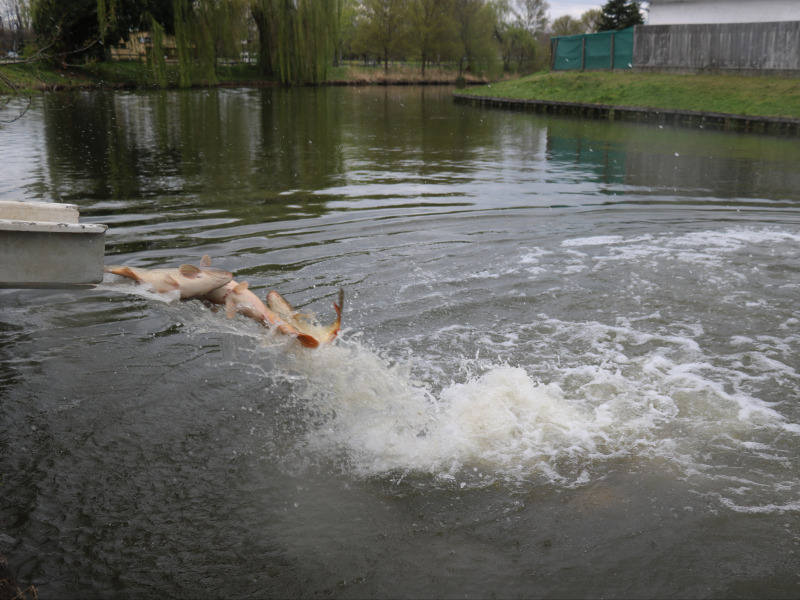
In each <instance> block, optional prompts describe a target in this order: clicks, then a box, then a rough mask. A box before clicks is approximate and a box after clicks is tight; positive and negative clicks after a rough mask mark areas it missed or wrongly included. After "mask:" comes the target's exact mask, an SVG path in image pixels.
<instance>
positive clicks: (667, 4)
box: [647, 0, 800, 25]
mask: <svg viewBox="0 0 800 600" xmlns="http://www.w3.org/2000/svg"><path fill="white" fill-rule="evenodd" d="M771 21H800V0H650V13H649V16H648V19H647V24H648V25H676V24H690V23H692V24H694V23H703V24H707V23H765V22H771Z"/></svg>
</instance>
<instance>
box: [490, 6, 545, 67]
mask: <svg viewBox="0 0 800 600" xmlns="http://www.w3.org/2000/svg"><path fill="white" fill-rule="evenodd" d="M494 7H495V11H496V19H497V29H496V31H495V36H496V37H497V39H498V41H499V42H500V48H501V53H502V57H503V70H504V71H506V72H509V71H517V72H522V71H533V70H534V69H535V68H536V56H537V54H538V49H539V41H538V39H537V38H538V36H540V35H541V34H542V33H544V32H545V31H546V29H547V8H548V5H547V2H545V1H544V0H495V2H494Z"/></svg>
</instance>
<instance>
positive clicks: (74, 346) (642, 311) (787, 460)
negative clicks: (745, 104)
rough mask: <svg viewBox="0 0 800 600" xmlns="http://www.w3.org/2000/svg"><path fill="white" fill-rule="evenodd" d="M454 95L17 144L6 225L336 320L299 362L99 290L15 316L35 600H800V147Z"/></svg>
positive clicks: (283, 103) (110, 120) (84, 100)
mask: <svg viewBox="0 0 800 600" xmlns="http://www.w3.org/2000/svg"><path fill="white" fill-rule="evenodd" d="M450 91H451V90H448V89H442V88H426V89H420V88H405V87H404V88H332V89H296V90H244V89H230V90H228V89H223V90H202V91H190V92H164V93H131V92H124V93H89V92H86V93H78V94H72V95H65V94H53V95H46V96H43V97H40V98H36V99H35V100H34V104H33V106H32V108H31V110H30V111H29V112H28V113H26V114H25V115H24V116H23V117H22V118H21V119H19V120H17V121H15V122H13V123H7V124H3V125H0V169H1V170H0V173H1V175H0V196H1V197H3V198H4V199H18V200H53V201H63V202H71V203H75V204H78V205H79V207H80V210H81V214H82V216H83V219H84V220H85V221H86V222H99V223H106V224H108V225H109V231H108V236H107V245H106V252H107V262H108V263H114V264H129V265H132V266H138V267H151V266H162V265H170V266H173V265H178V264H180V263H184V262H193V263H197V262H198V261H199V259H200V257H201V256H202V255H204V254H208V255H210V256H211V257H212V259H213V261H214V264H215V265H216V266H219V267H222V268H225V269H228V270H231V271H233V272H234V273H236V278H237V280H246V281H248V282H249V284H250V287H251V289H254V290H255V291H256V292H257V293H258V294H259V295H261V296H263V295H265V294H266V292H267V291H269V290H271V289H276V290H278V291H280V292H281V293H282V294H283V295H284V296H286V297H287V298H288V299H289V300H290V301H292V302H293V303H294V304H295V305H297V306H298V307H301V308H303V309H304V310H310V311H314V312H316V313H318V314H319V315H320V316H321V317H322V319H323V320H326V321H327V320H329V319H331V318H332V317H333V309H332V307H331V300H332V299H333V298H334V295H335V293H336V291H337V290H338V289H339V287H340V286H341V287H344V289H345V292H346V306H345V318H344V325H345V327H344V330H343V332H342V334H341V335H340V337H339V339H338V340H337V341H336V343H335V344H334V345H332V346H330V347H326V348H322V349H319V350H314V351H309V350H303V349H299V348H298V347H296V346H295V345H293V343H292V342H291V341H288V340H287V339H282V338H281V337H280V336H277V335H275V334H273V333H271V332H264V331H262V330H261V329H260V328H259V327H258V326H256V325H255V324H254V323H250V322H248V321H247V320H246V319H244V318H237V319H233V320H229V319H227V318H226V317H225V314H224V311H219V312H216V313H214V312H211V311H210V310H209V309H208V308H206V307H205V306H203V305H202V304H201V303H200V302H198V301H186V302H177V301H168V299H163V298H158V297H157V296H155V295H154V294H151V293H148V292H146V291H143V290H141V289H138V288H135V287H132V286H131V285H129V284H128V283H127V282H125V281H122V280H120V279H119V278H116V277H113V276H110V275H108V276H107V278H106V280H105V281H104V283H103V284H102V285H100V286H98V287H97V288H95V289H92V290H77V291H76V290H68V291H57V290H51V291H42V290H3V291H0V477H1V479H0V491H1V492H2V493H0V552H2V553H3V554H4V555H6V556H7V558H8V559H9V562H10V564H11V565H12V567H13V568H14V569H15V571H16V572H17V574H18V576H19V578H20V579H21V580H22V581H23V582H24V583H33V584H35V585H36V586H37V588H38V590H39V595H40V597H42V598H61V597H87V598H94V597H101V598H105V597H109V598H141V597H144V596H154V595H161V596H169V597H178V598H216V597H220V596H236V597H254V598H263V597H274V598H282V597H341V598H352V597H372V598H385V597H404V598H430V597H438V598H444V597H480V598H487V597H497V598H509V597H553V598H574V597H624V598H641V597H659V598H661V597H680V598H688V597H692V598H721V597H725V598H730V597H740V598H751V597H760V598H778V597H781V598H794V597H797V595H798V593H800V571H799V570H798V564H799V563H798V552H800V529H799V528H800V519H799V518H798V515H799V514H800V482H798V478H797V473H798V468H800V403H799V402H798V399H799V397H800V359H798V351H800V332H798V327H799V326H800V310H798V308H797V298H798V293H799V292H800V268H798V264H800V262H799V260H800V245H799V242H800V195H799V194H798V189H800V168H798V165H800V141H798V140H797V139H793V138H775V137H768V136H756V135H739V134H728V133H721V132H713V131H705V130H687V129H662V128H659V127H657V126H646V125H636V124H612V123H606V122H596V121H581V120H570V119H561V118H548V117H543V116H535V115H525V114H519V113H511V112H502V111H493V110H480V109H473V108H469V107H464V106H459V105H455V104H454V103H453V102H452V100H451V98H450ZM13 111H14V107H13V106H9V107H7V108H6V109H4V110H3V112H2V114H0V117H2V118H4V119H8V118H9V117H10V116H13Z"/></svg>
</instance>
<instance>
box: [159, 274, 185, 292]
mask: <svg viewBox="0 0 800 600" xmlns="http://www.w3.org/2000/svg"><path fill="white" fill-rule="evenodd" d="M163 281H164V283H165V284H166V285H168V286H169V287H171V288H172V289H174V290H179V289H181V284H180V283H178V282H177V281H175V279H173V277H172V275H165V276H164V279H163Z"/></svg>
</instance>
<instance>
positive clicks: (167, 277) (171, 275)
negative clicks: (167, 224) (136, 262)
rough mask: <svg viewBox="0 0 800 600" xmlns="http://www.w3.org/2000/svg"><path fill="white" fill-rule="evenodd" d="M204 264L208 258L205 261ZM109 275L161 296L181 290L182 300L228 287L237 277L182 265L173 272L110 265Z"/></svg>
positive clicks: (171, 270)
mask: <svg viewBox="0 0 800 600" xmlns="http://www.w3.org/2000/svg"><path fill="white" fill-rule="evenodd" d="M203 259H204V262H206V261H205V259H206V257H203ZM103 270H104V271H105V272H106V273H113V274H114V275H120V276H122V277H127V278H129V279H133V280H134V281H136V282H138V283H141V284H147V285H149V286H150V287H151V288H152V289H153V291H155V292H158V293H160V294H164V293H167V292H173V291H175V290H178V291H179V292H180V297H181V299H185V298H195V297H197V296H203V295H204V294H208V293H209V292H211V291H213V290H215V289H217V288H219V287H222V286H224V285H225V284H227V283H228V282H230V281H231V280H232V279H233V273H229V272H228V271H223V270H222V269H214V268H211V267H208V266H202V267H196V266H194V265H181V266H180V267H178V268H171V269H139V268H136V267H123V266H117V265H107V266H106V267H104V268H103Z"/></svg>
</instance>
